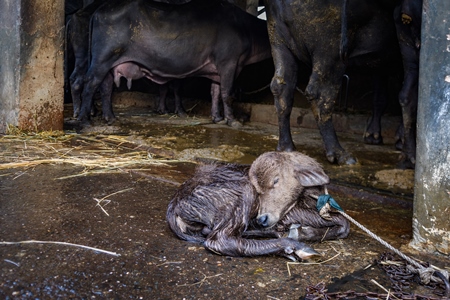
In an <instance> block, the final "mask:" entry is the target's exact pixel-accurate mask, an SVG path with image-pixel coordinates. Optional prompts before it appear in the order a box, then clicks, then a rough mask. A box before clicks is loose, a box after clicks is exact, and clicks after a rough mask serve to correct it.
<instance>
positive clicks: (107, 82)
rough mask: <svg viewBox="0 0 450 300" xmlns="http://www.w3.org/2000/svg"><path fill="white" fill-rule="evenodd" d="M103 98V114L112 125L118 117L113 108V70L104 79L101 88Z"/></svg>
mask: <svg viewBox="0 0 450 300" xmlns="http://www.w3.org/2000/svg"><path fill="white" fill-rule="evenodd" d="M99 91H100V95H101V99H102V114H103V119H104V120H105V121H106V122H107V123H108V124H109V125H111V124H112V123H113V122H114V120H115V119H116V117H115V116H114V112H113V108H112V98H111V96H112V91H113V76H112V74H111V72H108V74H106V76H105V78H104V79H103V82H102V84H101V85H100V88H99Z"/></svg>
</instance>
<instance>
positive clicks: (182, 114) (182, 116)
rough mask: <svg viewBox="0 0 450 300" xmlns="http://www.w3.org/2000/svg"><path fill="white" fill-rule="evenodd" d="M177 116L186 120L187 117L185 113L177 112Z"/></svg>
mask: <svg viewBox="0 0 450 300" xmlns="http://www.w3.org/2000/svg"><path fill="white" fill-rule="evenodd" d="M175 113H176V114H177V116H178V117H180V118H183V119H186V118H187V117H188V114H187V113H186V112H185V111H178V112H175Z"/></svg>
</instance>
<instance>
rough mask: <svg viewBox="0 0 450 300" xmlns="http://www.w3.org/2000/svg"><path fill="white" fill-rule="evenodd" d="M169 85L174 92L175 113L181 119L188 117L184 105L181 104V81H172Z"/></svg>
mask: <svg viewBox="0 0 450 300" xmlns="http://www.w3.org/2000/svg"><path fill="white" fill-rule="evenodd" d="M169 85H170V87H171V88H172V90H173V96H174V98H175V113H176V114H177V115H178V116H179V117H180V118H186V117H187V113H186V110H185V109H184V107H183V103H182V102H181V97H180V87H181V81H180V80H172V81H171V82H170V83H169Z"/></svg>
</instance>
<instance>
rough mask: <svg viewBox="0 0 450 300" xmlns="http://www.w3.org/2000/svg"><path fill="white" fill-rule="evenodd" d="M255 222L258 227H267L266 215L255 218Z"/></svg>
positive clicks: (267, 218)
mask: <svg viewBox="0 0 450 300" xmlns="http://www.w3.org/2000/svg"><path fill="white" fill-rule="evenodd" d="M256 222H257V223H258V225H260V226H262V227H267V226H269V215H268V214H264V215H261V216H259V217H257V218H256Z"/></svg>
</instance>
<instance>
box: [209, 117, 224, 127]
mask: <svg viewBox="0 0 450 300" xmlns="http://www.w3.org/2000/svg"><path fill="white" fill-rule="evenodd" d="M212 121H213V123H214V124H219V125H225V124H227V120H225V119H224V118H222V117H212Z"/></svg>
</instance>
